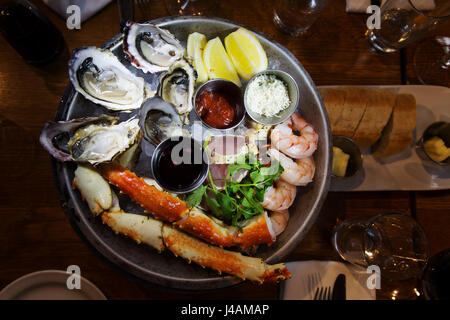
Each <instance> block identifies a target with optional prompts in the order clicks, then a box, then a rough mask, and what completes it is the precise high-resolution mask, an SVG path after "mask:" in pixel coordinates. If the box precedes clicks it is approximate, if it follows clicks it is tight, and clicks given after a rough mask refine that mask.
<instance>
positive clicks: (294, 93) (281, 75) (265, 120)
mask: <svg viewBox="0 0 450 320" xmlns="http://www.w3.org/2000/svg"><path fill="white" fill-rule="evenodd" d="M261 75H274V76H276V77H277V78H278V79H280V80H281V81H283V82H284V83H285V84H286V86H287V89H288V93H289V99H290V100H291V104H290V105H289V107H287V108H286V109H284V110H281V111H280V112H279V113H278V114H276V115H274V116H272V117H266V116H263V115H261V114H259V113H256V112H254V111H252V109H251V108H250V105H249V102H248V101H247V93H248V88H249V86H250V84H251V83H252V82H253V81H255V79H256V78H257V77H259V76H261ZM299 101H300V91H299V88H298V85H297V82H296V81H295V80H294V78H292V76H291V75H290V74H288V73H286V72H284V71H281V70H266V71H262V72H260V73H257V74H256V75H254V76H253V77H252V78H251V79H250V80H249V82H248V83H247V87H246V88H245V92H244V105H245V110H246V111H247V113H248V115H249V116H250V117H251V118H252V119H253V120H255V121H256V122H259V123H261V124H264V125H275V124H278V123H281V122H283V121H285V120H286V119H288V118H289V117H290V116H291V115H292V114H293V113H294V111H295V110H296V109H297V107H298V104H299Z"/></svg>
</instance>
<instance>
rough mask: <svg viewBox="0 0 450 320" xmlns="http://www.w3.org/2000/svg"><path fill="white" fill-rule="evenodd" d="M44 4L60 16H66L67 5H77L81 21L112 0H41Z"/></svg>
mask: <svg viewBox="0 0 450 320" xmlns="http://www.w3.org/2000/svg"><path fill="white" fill-rule="evenodd" d="M42 1H43V2H44V3H45V4H46V5H48V6H49V7H50V8H52V9H53V10H54V11H55V12H56V13H58V14H59V15H60V16H61V17H63V18H64V19H66V18H67V17H68V14H67V7H68V6H70V5H77V6H79V7H80V11H81V22H83V21H85V20H87V19H89V18H90V17H92V16H93V15H94V14H96V13H97V12H99V11H100V10H101V9H103V8H104V7H105V6H106V5H107V4H108V3H110V2H111V1H112V0H95V1H94V0H42Z"/></svg>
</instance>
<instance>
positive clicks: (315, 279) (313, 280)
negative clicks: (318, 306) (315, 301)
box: [307, 272, 320, 299]
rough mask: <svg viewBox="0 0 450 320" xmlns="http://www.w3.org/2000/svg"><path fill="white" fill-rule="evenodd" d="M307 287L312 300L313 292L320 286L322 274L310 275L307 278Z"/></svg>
mask: <svg viewBox="0 0 450 320" xmlns="http://www.w3.org/2000/svg"><path fill="white" fill-rule="evenodd" d="M307 281H308V283H307V286H308V292H309V293H310V295H311V299H312V298H313V294H312V293H313V292H314V289H315V288H316V287H317V286H318V285H319V283H320V274H319V273H318V272H315V273H312V274H309V275H308V277H307Z"/></svg>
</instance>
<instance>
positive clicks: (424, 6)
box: [366, 0, 450, 53]
mask: <svg viewBox="0 0 450 320" xmlns="http://www.w3.org/2000/svg"><path fill="white" fill-rule="evenodd" d="M449 16H450V1H448V0H434V1H423V0H422V1H421V0H387V1H386V2H385V3H384V4H383V6H382V7H381V17H380V28H379V29H377V28H374V29H368V30H367V32H366V38H367V40H368V41H369V44H370V46H371V49H373V50H375V51H378V52H383V53H389V52H395V51H398V50H399V49H401V48H404V47H406V46H407V45H409V44H411V43H413V42H416V41H418V40H420V39H422V38H423V37H424V36H425V35H426V34H427V33H428V31H430V30H432V29H434V28H435V27H436V26H437V25H438V24H440V23H442V22H443V21H444V20H445V19H447V18H448V17H449Z"/></svg>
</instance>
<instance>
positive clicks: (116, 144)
mask: <svg viewBox="0 0 450 320" xmlns="http://www.w3.org/2000/svg"><path fill="white" fill-rule="evenodd" d="M117 121H118V117H111V116H100V117H92V118H84V119H74V120H70V121H59V122H52V121H47V122H46V123H45V124H44V128H43V129H42V132H41V136H40V142H41V144H42V146H43V147H44V148H45V149H46V150H47V151H48V152H50V154H51V155H52V156H53V157H55V158H56V159H58V160H60V161H76V162H89V163H90V164H93V165H95V164H98V163H102V162H108V161H111V160H113V159H114V158H115V157H116V156H118V155H119V154H122V153H123V152H125V151H126V150H127V149H128V148H129V147H131V146H132V145H133V144H135V143H136V142H137V141H139V139H140V138H141V136H142V134H141V131H140V127H139V119H133V118H131V119H128V120H127V121H124V122H121V123H117ZM63 134H68V135H69V136H70V139H69V141H68V142H60V143H59V144H61V143H62V144H63V147H60V146H58V147H57V146H55V141H56V140H58V139H59V140H61V141H62V140H63V139H62V138H60V137H61V136H62V135H63ZM63 148H64V149H67V151H66V150H62V149H63Z"/></svg>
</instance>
